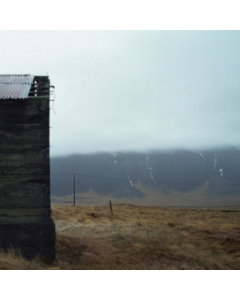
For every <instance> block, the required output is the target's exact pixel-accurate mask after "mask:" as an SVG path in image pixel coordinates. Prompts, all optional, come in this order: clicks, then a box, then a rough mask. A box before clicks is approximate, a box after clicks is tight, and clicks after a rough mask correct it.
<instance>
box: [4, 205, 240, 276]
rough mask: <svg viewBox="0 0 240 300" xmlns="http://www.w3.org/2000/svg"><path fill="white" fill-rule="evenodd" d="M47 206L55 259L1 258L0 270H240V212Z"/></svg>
mask: <svg viewBox="0 0 240 300" xmlns="http://www.w3.org/2000/svg"><path fill="white" fill-rule="evenodd" d="M113 211H114V216H113V217H112V216H111V213H110V208H109V206H81V207H79V206H78V207H70V206H52V218H53V219H54V221H55V224H56V261H55V262H52V263H50V262H47V261H44V260H41V259H39V258H37V259H35V260H33V261H30V262H29V261H27V260H25V259H23V258H21V257H19V256H17V255H16V254H14V253H12V254H5V253H2V254H1V255H0V269H38V270H39V269H94V270H96V269H102V270H103V269H127V270H129V269H135V270H141V269H152V270H154V269H157V270H159V269H162V270H166V269H168V270H169V269H170V270H172V269H174V270H186V269H187V270H190V269H194V270H200V269H203V270H208V269H240V211H239V210H233V211H222V210H216V209H215V210H203V209H201V210H191V209H167V208H160V207H146V206H137V205H125V204H123V205H120V204H118V205H114V206H113Z"/></svg>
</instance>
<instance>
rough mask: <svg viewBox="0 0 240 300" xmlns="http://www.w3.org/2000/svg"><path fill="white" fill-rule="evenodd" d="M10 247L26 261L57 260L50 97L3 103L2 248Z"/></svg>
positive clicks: (0, 137)
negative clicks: (52, 184)
mask: <svg viewBox="0 0 240 300" xmlns="http://www.w3.org/2000/svg"><path fill="white" fill-rule="evenodd" d="M16 233H17V234H16ZM10 244H11V245H13V246H14V248H15V247H18V248H20V249H21V251H22V254H23V255H24V256H26V257H33V256H35V255H37V254H39V255H44V256H48V257H49V258H51V259H54V256H55V254H54V245H55V226H54V223H53V221H52V220H51V212H50V165H49V96H42V97H41V96H38V97H32V98H28V99H17V100H14V99H8V100H0V247H3V248H7V247H9V245H10Z"/></svg>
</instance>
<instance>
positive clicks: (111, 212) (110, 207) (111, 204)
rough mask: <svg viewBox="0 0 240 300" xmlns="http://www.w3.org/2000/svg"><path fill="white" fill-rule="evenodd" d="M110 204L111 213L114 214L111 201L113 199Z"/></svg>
mask: <svg viewBox="0 0 240 300" xmlns="http://www.w3.org/2000/svg"><path fill="white" fill-rule="evenodd" d="M109 204H110V209H111V213H112V216H113V210H112V203H111V201H109Z"/></svg>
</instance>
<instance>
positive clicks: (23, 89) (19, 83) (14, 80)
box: [0, 75, 34, 99]
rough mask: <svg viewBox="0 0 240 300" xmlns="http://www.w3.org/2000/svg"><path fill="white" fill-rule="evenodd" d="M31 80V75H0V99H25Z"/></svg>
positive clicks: (32, 77)
mask: <svg viewBox="0 0 240 300" xmlns="http://www.w3.org/2000/svg"><path fill="white" fill-rule="evenodd" d="M33 79H34V76H33V75H0V99H25V98H27V97H28V94H29V91H30V89H31V85H32V83H33Z"/></svg>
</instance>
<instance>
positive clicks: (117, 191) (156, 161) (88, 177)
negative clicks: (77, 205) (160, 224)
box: [51, 147, 240, 199]
mask: <svg viewBox="0 0 240 300" xmlns="http://www.w3.org/2000/svg"><path fill="white" fill-rule="evenodd" d="M73 173H75V174H76V193H86V192H88V191H90V190H91V191H93V192H94V193H96V194H99V195H101V196H104V195H106V196H107V195H111V196H113V197H117V198H126V197H127V198H133V197H135V198H139V199H142V198H144V197H145V195H146V192H144V189H145V190H147V191H152V192H154V194H157V193H161V194H166V195H171V193H176V192H180V193H189V192H192V191H195V190H199V189H200V188H201V186H203V187H204V186H205V185H206V186H205V188H204V189H202V193H203V194H204V195H213V196H226V195H238V194H240V150H238V149H236V148H233V147H228V148H219V149H215V150H208V151H187V150H182V151H180V150H179V151H168V152H167V151H165V152H163V151H155V152H150V153H133V152H118V153H97V154H89V155H80V154H79V155H71V156H65V157H53V158H51V195H52V196H67V195H70V194H72V191H73V188H72V186H73V177H72V174H73ZM139 182H141V185H139ZM140 186H141V188H139V187H140Z"/></svg>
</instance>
